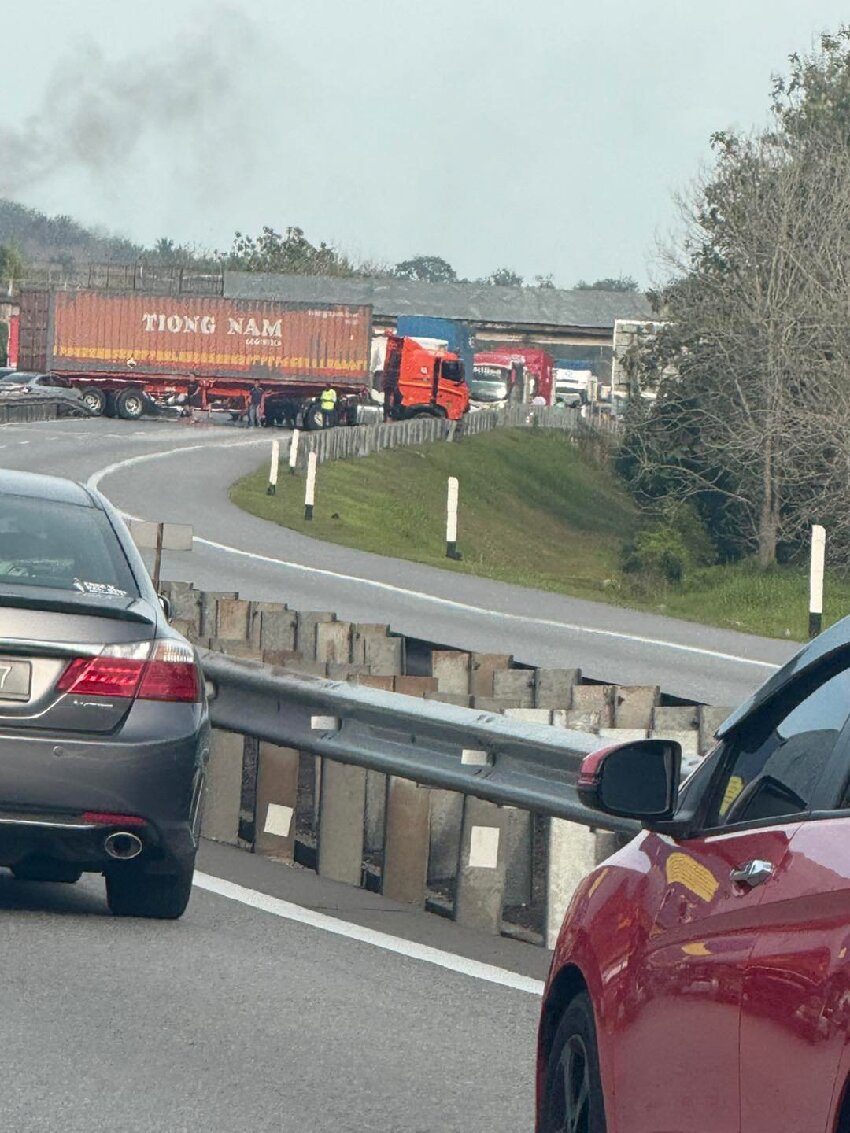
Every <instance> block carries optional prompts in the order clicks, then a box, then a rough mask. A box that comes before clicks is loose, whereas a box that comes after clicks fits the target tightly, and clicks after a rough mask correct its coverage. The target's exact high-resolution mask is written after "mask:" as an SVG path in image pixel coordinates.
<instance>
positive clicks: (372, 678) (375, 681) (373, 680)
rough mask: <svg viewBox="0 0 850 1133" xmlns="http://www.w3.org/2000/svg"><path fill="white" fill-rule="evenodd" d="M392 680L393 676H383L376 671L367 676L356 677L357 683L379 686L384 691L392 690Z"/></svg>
mask: <svg viewBox="0 0 850 1133" xmlns="http://www.w3.org/2000/svg"><path fill="white" fill-rule="evenodd" d="M393 682H394V678H393V677H383V676H380V675H379V674H377V673H371V674H370V675H369V676H363V677H358V678H357V684H359V685H367V686H368V687H369V688H380V689H383V691H384V692H392V691H393Z"/></svg>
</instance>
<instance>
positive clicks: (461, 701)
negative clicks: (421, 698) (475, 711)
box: [425, 692, 472, 708]
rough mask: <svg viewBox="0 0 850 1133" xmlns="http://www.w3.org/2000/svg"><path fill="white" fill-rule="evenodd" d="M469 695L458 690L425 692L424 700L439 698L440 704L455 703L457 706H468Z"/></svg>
mask: <svg viewBox="0 0 850 1133" xmlns="http://www.w3.org/2000/svg"><path fill="white" fill-rule="evenodd" d="M471 699H472V698H471V697H470V696H468V695H466V696H464V695H463V694H462V693H459V692H426V693H425V700H439V701H440V702H441V703H442V704H456V705H457V706H458V708H469V704H470V701H471Z"/></svg>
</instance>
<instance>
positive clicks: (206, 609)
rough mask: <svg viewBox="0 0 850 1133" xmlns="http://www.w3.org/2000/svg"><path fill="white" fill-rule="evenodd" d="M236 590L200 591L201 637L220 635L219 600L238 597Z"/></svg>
mask: <svg viewBox="0 0 850 1133" xmlns="http://www.w3.org/2000/svg"><path fill="white" fill-rule="evenodd" d="M238 597H239V595H238V594H237V593H236V591H235V590H233V591H226V590H202V591H200V608H199V615H200V626H199V628H198V636H199V637H218V636H219V632H218V602H219V599H221V600H222V601H226V600H227V599H230V598H238Z"/></svg>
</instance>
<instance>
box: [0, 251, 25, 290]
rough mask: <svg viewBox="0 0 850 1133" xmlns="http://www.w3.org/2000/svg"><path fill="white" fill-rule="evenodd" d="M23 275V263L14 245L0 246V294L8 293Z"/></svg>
mask: <svg viewBox="0 0 850 1133" xmlns="http://www.w3.org/2000/svg"><path fill="white" fill-rule="evenodd" d="M23 274H24V261H23V259H22V258H21V254H20V252H19V251H18V249H17V248H16V247H15V246H14V244H3V245H0V294H2V293H4V292H5V293H7V294H8V293H9V292H10V291H11V289H12V287H13V285H14V284H15V283H17V282H18V281H19V280H20V279H21V277H22V276H23Z"/></svg>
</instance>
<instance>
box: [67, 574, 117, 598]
mask: <svg viewBox="0 0 850 1133" xmlns="http://www.w3.org/2000/svg"><path fill="white" fill-rule="evenodd" d="M74 589H75V590H79V591H80V593H81V594H100V595H101V596H102V597H104V598H126V597H127V591H126V590H120V589H119V588H118V587H117V586H112V585H111V584H110V583H108V582H86V581H85V580H84V579H79V578H75V579H74Z"/></svg>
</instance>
